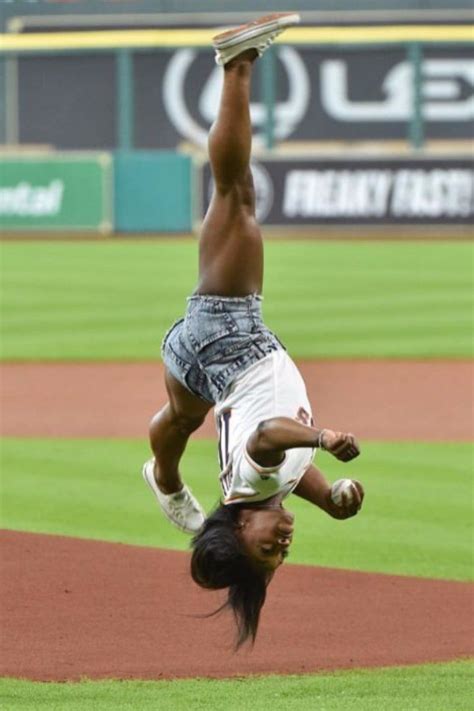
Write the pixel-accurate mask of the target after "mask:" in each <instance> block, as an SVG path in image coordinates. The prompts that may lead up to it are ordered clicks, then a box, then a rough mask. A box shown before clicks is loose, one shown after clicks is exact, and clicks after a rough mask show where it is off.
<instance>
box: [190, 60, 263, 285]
mask: <svg viewBox="0 0 474 711" xmlns="http://www.w3.org/2000/svg"><path fill="white" fill-rule="evenodd" d="M256 57H257V52H256V51H255V50H253V49H250V50H246V51H245V52H243V53H242V54H241V55H239V56H237V57H236V58H235V59H233V60H232V61H230V62H229V63H228V64H227V65H226V66H225V68H224V84H223V90H222V96H221V102H220V106H219V113H218V116H217V120H216V122H215V124H214V125H213V127H212V129H211V132H210V135H209V157H210V161H211V167H212V173H213V176H214V194H213V197H212V200H211V204H210V206H209V210H208V212H207V215H206V218H205V220H204V223H203V226H202V230H201V235H200V243H199V277H200V278H199V285H198V289H197V291H198V293H201V294H220V295H222V296H243V295H246V294H250V293H259V292H260V291H261V289H262V279H263V248H262V240H261V235H260V230H259V227H258V225H257V222H256V220H255V194H254V188H253V181H252V175H251V172H250V167H249V162H250V150H251V144H252V128H251V123H250V111H249V100H250V80H251V74H252V65H253V62H254V60H255V59H256Z"/></svg>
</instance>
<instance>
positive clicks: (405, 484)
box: [1, 438, 473, 580]
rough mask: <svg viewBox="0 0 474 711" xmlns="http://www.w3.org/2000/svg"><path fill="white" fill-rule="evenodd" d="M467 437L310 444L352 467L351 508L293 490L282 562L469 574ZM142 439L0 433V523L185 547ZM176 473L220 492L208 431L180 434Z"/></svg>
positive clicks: (331, 471) (321, 458) (336, 472)
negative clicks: (185, 440)
mask: <svg viewBox="0 0 474 711" xmlns="http://www.w3.org/2000/svg"><path fill="white" fill-rule="evenodd" d="M472 452H473V450H472V447H471V446H470V445H469V444H445V443H436V444H422V443H413V444H411V443H397V444H394V443H366V442H364V443H363V456H362V457H361V458H359V459H356V460H355V461H354V462H352V463H350V464H348V465H344V464H341V463H339V462H337V461H336V460H335V459H333V458H332V457H330V456H329V455H328V454H325V453H320V454H319V455H318V456H317V459H316V461H317V463H318V465H319V466H321V468H322V469H323V470H324V471H325V472H326V473H327V475H328V477H329V478H330V479H331V480H335V479H338V478H340V477H344V476H350V477H354V478H359V479H360V480H361V481H362V482H363V483H364V485H365V487H366V491H367V496H366V502H365V505H364V511H363V512H362V513H361V515H359V516H357V517H355V518H354V519H350V520H348V521H335V520H333V519H331V518H329V517H328V516H326V515H325V514H323V513H322V512H320V511H319V510H318V509H317V508H315V507H313V506H311V505H310V504H308V503H307V502H304V501H301V500H300V499H298V498H297V497H296V496H291V497H290V498H289V499H287V504H286V505H287V506H288V508H289V510H290V511H293V512H294V513H295V514H296V533H295V538H294V543H293V546H292V550H291V554H290V557H289V559H288V562H289V563H305V564H309V565H323V566H330V567H338V568H349V569H357V570H366V571H375V572H385V573H398V574H407V575H417V576H424V577H434V578H448V579H457V580H469V579H470V578H471V576H472V557H471V547H470V546H471V529H470V522H471V474H470V472H471V465H472ZM147 457H148V447H147V445H146V443H145V442H144V441H136V440H125V441H122V440H120V441H116V440H97V439H93V440H61V439H51V440H36V439H27V440H25V439H16V438H12V439H6V440H4V442H3V447H2V462H1V464H2V473H3V477H2V492H1V494H2V496H1V498H2V525H3V526H4V527H5V528H11V529H16V530H25V531H32V532H42V533H53V534H64V535H69V536H78V537H83V538H93V539H99V540H107V541H119V542H124V543H132V544H136V545H144V546H156V547H162V548H174V549H179V550H186V549H187V548H188V545H189V541H188V537H187V536H185V535H184V534H182V533H180V532H179V531H178V530H176V529H175V528H174V527H172V526H171V525H170V524H169V523H168V522H167V521H166V519H165V518H164V517H163V516H162V514H161V512H160V511H159V509H158V506H157V504H156V503H155V501H154V499H153V497H152V496H151V494H150V492H149V490H148V488H147V487H146V486H145V484H144V483H143V480H142V478H141V465H142V462H143V461H144V459H146V458H147ZM182 470H183V474H184V476H185V479H186V481H187V482H188V483H189V484H190V485H191V486H192V488H193V490H194V492H195V493H196V495H197V496H198V497H199V499H200V500H201V503H202V504H203V506H204V507H205V509H206V510H207V511H210V510H211V509H212V508H213V507H214V505H215V504H216V503H217V501H218V499H219V487H218V481H217V475H218V465H217V458H216V447H215V443H214V442H212V441H206V440H196V441H191V443H190V447H189V450H188V451H187V453H186V456H185V459H184V462H183V469H182Z"/></svg>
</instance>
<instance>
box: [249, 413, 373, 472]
mask: <svg viewBox="0 0 474 711" xmlns="http://www.w3.org/2000/svg"><path fill="white" fill-rule="evenodd" d="M298 447H312V448H315V447H320V448H321V449H325V450H326V451H328V452H330V453H331V454H332V455H333V456H334V457H336V459H340V460H341V461H343V462H348V461H349V460H351V459H354V457H357V456H358V454H359V452H360V449H359V445H358V443H357V440H356V438H355V437H354V435H353V434H350V433H344V432H333V430H328V429H323V430H318V429H316V428H315V427H308V426H307V425H303V424H301V422H298V421H297V420H293V419H292V418H291V417H274V418H272V419H270V420H264V421H263V422H260V424H259V425H258V427H257V429H256V430H255V432H253V433H252V434H251V435H250V437H249V439H248V441H247V451H248V453H249V455H250V456H251V457H252V459H253V460H254V461H255V462H257V464H260V465H261V466H262V467H272V466H276V465H277V464H280V462H281V461H282V460H283V457H284V453H285V451H286V450H287V449H295V448H298Z"/></svg>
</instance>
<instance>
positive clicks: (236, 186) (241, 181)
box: [215, 169, 255, 210]
mask: <svg viewBox="0 0 474 711" xmlns="http://www.w3.org/2000/svg"><path fill="white" fill-rule="evenodd" d="M215 188H216V191H217V193H218V194H219V195H221V196H222V197H226V198H229V197H230V198H231V199H232V203H233V204H234V205H238V206H239V207H240V206H243V207H247V208H250V209H251V210H254V209H255V188H254V184H253V178H252V173H251V172H250V169H248V170H247V171H246V173H244V175H241V176H234V177H233V178H232V179H229V180H228V181H217V180H216V181H215Z"/></svg>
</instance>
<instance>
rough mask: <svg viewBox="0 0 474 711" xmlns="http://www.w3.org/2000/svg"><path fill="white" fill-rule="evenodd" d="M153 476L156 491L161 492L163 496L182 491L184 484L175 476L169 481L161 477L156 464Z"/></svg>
mask: <svg viewBox="0 0 474 711" xmlns="http://www.w3.org/2000/svg"><path fill="white" fill-rule="evenodd" d="M153 476H154V477H155V482H156V485H157V487H158V489H159V490H160V491H161V493H162V494H165V495H166V496H170V495H171V494H178V493H179V492H180V491H182V490H183V486H184V484H183V482H182V481H181V479H180V478H179V477H176V476H174V477H172V478H169V479H167V478H166V477H163V475H162V474H161V473H160V472H159V471H158V467H157V466H156V463H155V468H154V470H153Z"/></svg>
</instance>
